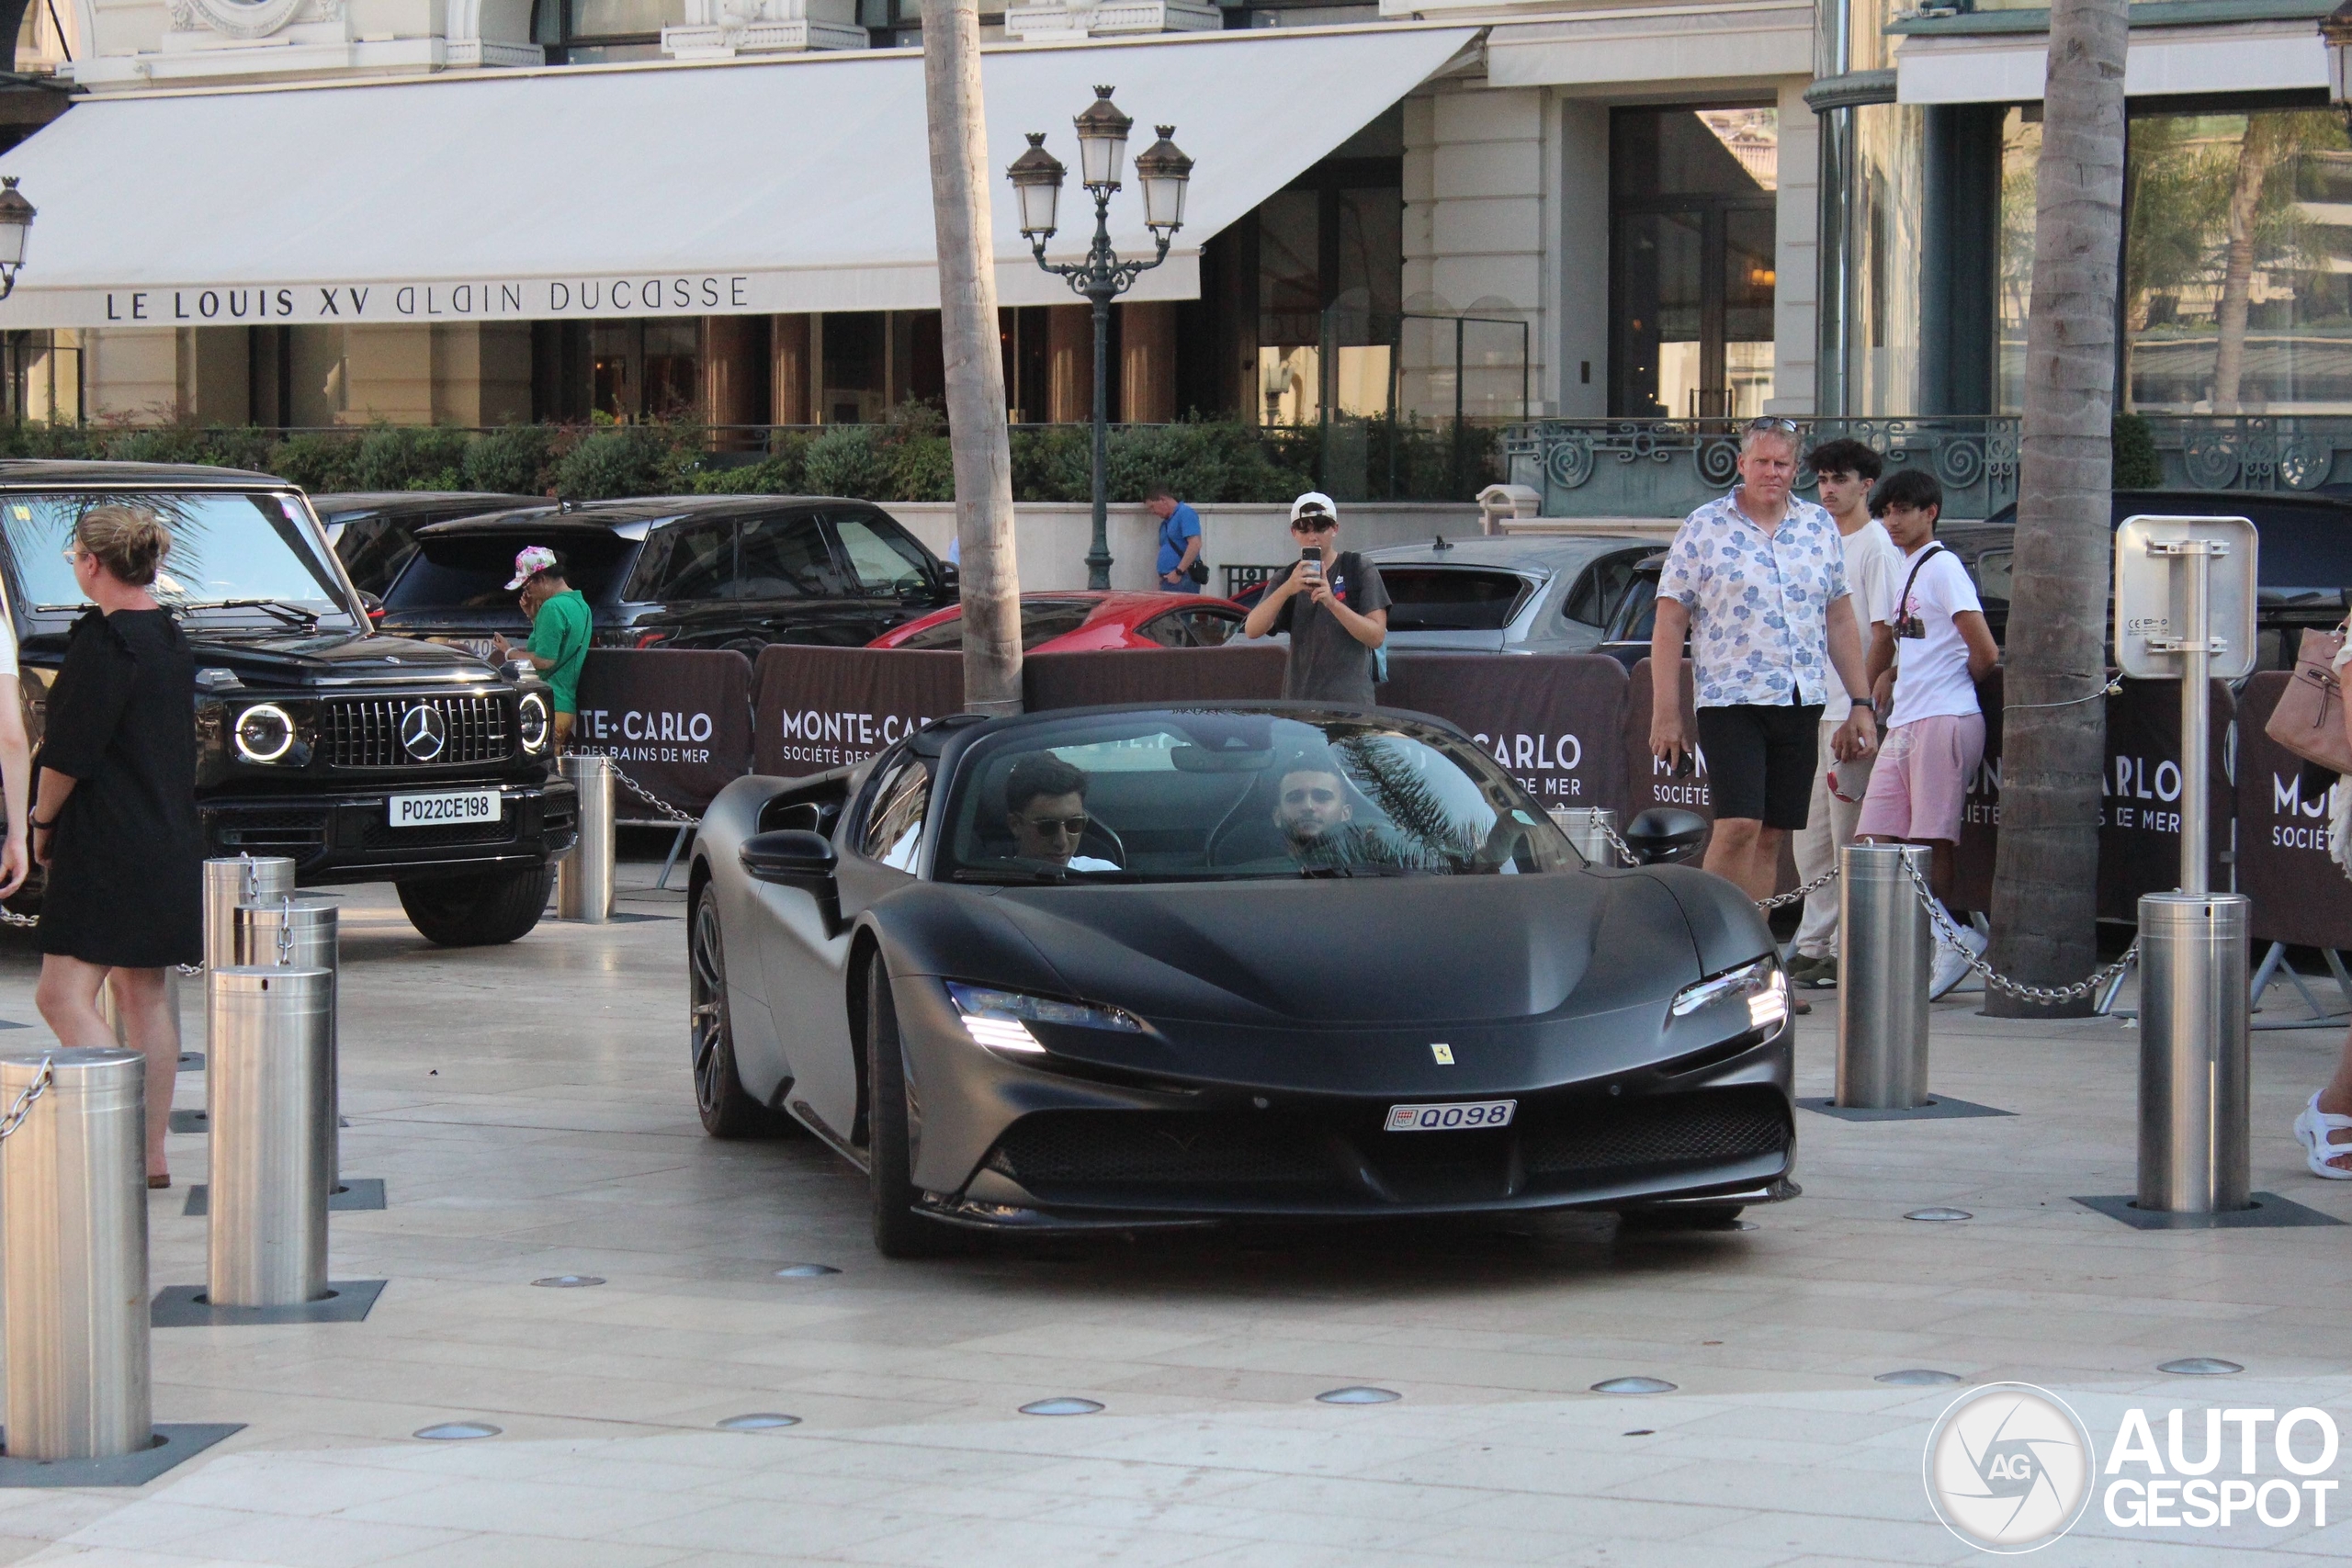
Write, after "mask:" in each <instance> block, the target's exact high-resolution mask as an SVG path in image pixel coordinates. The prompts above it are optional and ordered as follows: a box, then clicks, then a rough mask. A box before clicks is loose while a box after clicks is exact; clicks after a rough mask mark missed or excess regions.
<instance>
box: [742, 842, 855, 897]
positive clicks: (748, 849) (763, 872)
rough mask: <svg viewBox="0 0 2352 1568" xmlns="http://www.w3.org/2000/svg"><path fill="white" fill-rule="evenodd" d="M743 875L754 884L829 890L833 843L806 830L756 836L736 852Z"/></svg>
mask: <svg viewBox="0 0 2352 1568" xmlns="http://www.w3.org/2000/svg"><path fill="white" fill-rule="evenodd" d="M735 858H736V859H737V860H739V861H741V863H742V866H743V870H744V872H745V873H746V874H749V875H750V876H751V877H752V880H753V881H755V882H773V883H776V884H778V885H779V886H786V887H808V888H811V889H814V888H816V887H818V886H831V883H832V880H833V869H834V866H835V865H836V863H837V857H836V856H835V854H834V852H833V841H832V840H831V839H828V838H826V837H825V836H824V835H823V834H822V833H814V832H810V831H809V829H806V828H779V829H775V831H773V832H768V833H754V834H752V836H751V837H750V838H748V839H746V840H743V847H742V848H741V849H740V850H738V851H736V852H735Z"/></svg>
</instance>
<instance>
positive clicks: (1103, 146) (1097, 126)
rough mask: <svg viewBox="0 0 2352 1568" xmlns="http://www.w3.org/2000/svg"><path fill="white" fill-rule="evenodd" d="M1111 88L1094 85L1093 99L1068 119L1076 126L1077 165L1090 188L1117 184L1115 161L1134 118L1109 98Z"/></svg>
mask: <svg viewBox="0 0 2352 1568" xmlns="http://www.w3.org/2000/svg"><path fill="white" fill-rule="evenodd" d="M1111 92H1112V89H1110V88H1108V87H1097V88H1095V89H1094V101H1093V102H1092V103H1091V104H1089V105H1087V106H1086V107H1085V108H1084V109H1082V110H1080V112H1079V114H1078V116H1077V118H1075V119H1074V120H1072V121H1071V123H1072V124H1074V125H1076V126H1077V127H1078V165H1079V169H1080V172H1081V175H1082V176H1083V178H1084V179H1085V182H1086V188H1087V189H1089V190H1091V191H1098V192H1100V191H1114V190H1116V189H1118V188H1119V165H1120V164H1122V163H1124V162H1125V160H1126V156H1127V132H1128V131H1130V130H1134V129H1135V125H1136V122H1135V121H1134V120H1132V119H1130V118H1127V117H1126V116H1125V115H1123V114H1121V113H1120V112H1119V107H1118V106H1117V105H1116V104H1114V103H1113V102H1112V101H1111Z"/></svg>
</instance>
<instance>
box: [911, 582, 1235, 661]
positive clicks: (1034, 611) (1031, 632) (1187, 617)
mask: <svg viewBox="0 0 2352 1568" xmlns="http://www.w3.org/2000/svg"><path fill="white" fill-rule="evenodd" d="M1248 614H1249V612H1248V611H1246V610H1244V609H1242V607H1241V606H1240V605H1238V604H1234V603H1232V602H1231V601H1229V600H1226V599H1210V598H1206V597H1204V596H1203V595H1201V594H1198V593H1133V592H1118V591H1111V592H1091V591H1088V592H1066V593H1023V595H1022V596H1021V651H1022V652H1023V653H1076V652H1081V651H1085V650H1089V649H1105V648H1217V647H1220V646H1222V645H1223V644H1224V643H1225V642H1226V641H1227V639H1228V638H1231V637H1238V636H1239V635H1240V632H1241V623H1242V621H1243V619H1244V618H1245V617H1246V616H1247V615H1248ZM963 616H964V607H963V606H962V605H960V604H950V605H949V606H948V607H947V608H946V609H944V610H938V611H934V612H933V613H932V614H931V615H925V616H924V617H923V618H922V619H921V620H919V621H909V622H908V623H907V624H906V625H905V626H894V627H892V628H891V629H890V630H888V631H887V632H884V633H883V634H882V635H881V636H880V637H876V638H875V639H874V640H873V641H872V642H870V643H867V644H866V645H865V646H866V647H868V648H928V649H959V648H962V647H963V646H964V620H963Z"/></svg>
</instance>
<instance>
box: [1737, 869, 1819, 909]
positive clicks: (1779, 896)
mask: <svg viewBox="0 0 2352 1568" xmlns="http://www.w3.org/2000/svg"><path fill="white" fill-rule="evenodd" d="M1837 880H1838V867H1837V865H1836V864H1835V863H1832V864H1831V866H1830V867H1829V869H1828V870H1827V871H1825V872H1823V873H1822V874H1820V875H1819V876H1816V877H1815V878H1814V879H1813V880H1812V881H1811V882H1808V883H1806V884H1805V885H1804V886H1803V887H1793V888H1791V889H1790V890H1789V891H1788V892H1786V893H1776V894H1774V895H1773V896H1772V897H1770V898H1758V900H1756V908H1758V910H1771V909H1777V908H1781V906H1782V905H1784V904H1794V903H1796V902H1798V901H1799V900H1801V899H1804V898H1806V897H1811V896H1812V895H1814V894H1815V893H1818V892H1820V891H1821V890H1822V889H1823V888H1825V887H1826V886H1829V885H1830V884H1831V883H1833V882H1835V881H1837Z"/></svg>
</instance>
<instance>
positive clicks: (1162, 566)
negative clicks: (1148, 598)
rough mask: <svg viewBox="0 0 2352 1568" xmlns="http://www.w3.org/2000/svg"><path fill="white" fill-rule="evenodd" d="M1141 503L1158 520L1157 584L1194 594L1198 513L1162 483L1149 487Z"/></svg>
mask: <svg viewBox="0 0 2352 1568" xmlns="http://www.w3.org/2000/svg"><path fill="white" fill-rule="evenodd" d="M1144 504H1145V505H1146V506H1148V507H1150V508H1151V514H1152V515H1153V516H1154V517H1157V518H1159V586H1160V587H1162V588H1163V589H1166V590H1167V591H1168V592H1170V593H1198V592H1200V591H1201V585H1200V583H1199V582H1197V581H1194V580H1193V564H1194V563H1195V562H1197V561H1198V560H1199V559H1200V558H1201V514H1200V513H1197V512H1195V511H1193V509H1192V508H1191V507H1189V506H1187V505H1185V504H1184V503H1183V502H1181V501H1179V500H1177V499H1176V496H1175V492H1174V491H1170V489H1169V488H1168V487H1167V486H1166V485H1154V486H1152V487H1151V495H1150V498H1149V499H1148V500H1147V501H1146V502H1144ZM1203 575H1204V576H1205V575H1206V574H1205V573H1204V574H1203Z"/></svg>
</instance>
